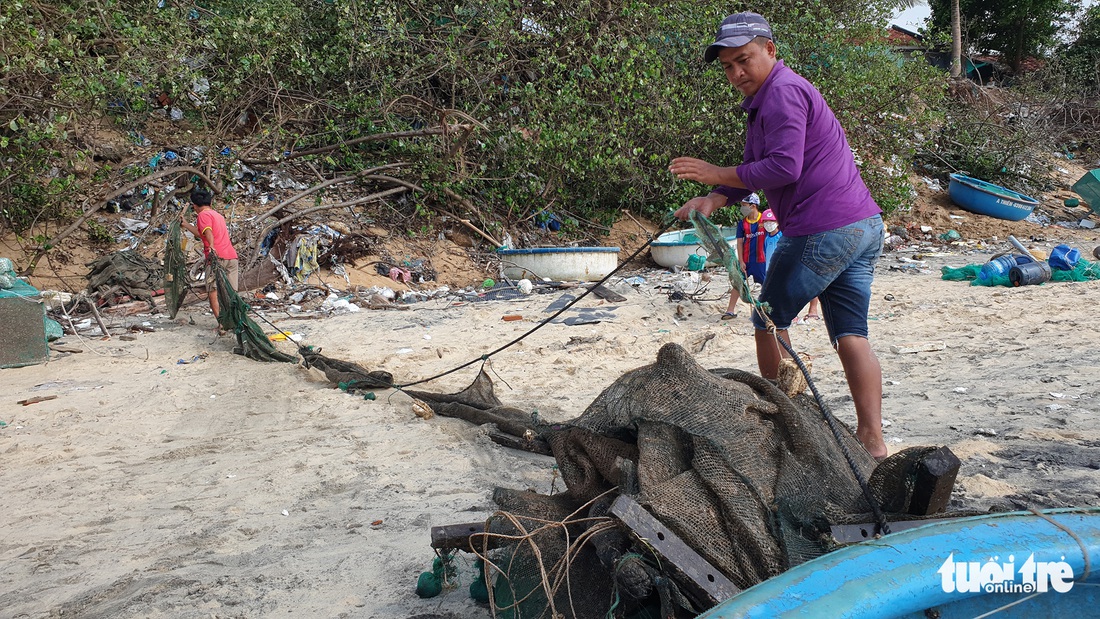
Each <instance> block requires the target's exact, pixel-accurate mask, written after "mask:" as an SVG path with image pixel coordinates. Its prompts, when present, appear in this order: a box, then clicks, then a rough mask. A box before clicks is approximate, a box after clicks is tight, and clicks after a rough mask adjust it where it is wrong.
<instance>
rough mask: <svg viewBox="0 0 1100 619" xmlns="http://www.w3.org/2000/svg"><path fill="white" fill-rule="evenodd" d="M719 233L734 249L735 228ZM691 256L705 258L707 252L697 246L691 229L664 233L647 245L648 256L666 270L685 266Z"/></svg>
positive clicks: (697, 243) (724, 229)
mask: <svg viewBox="0 0 1100 619" xmlns="http://www.w3.org/2000/svg"><path fill="white" fill-rule="evenodd" d="M721 231H722V236H723V238H725V239H726V243H727V244H728V245H729V246H730V247H736V244H737V228H722V230H721ZM693 254H698V255H700V256H706V255H707V250H706V249H705V248H704V247H703V246H702V245H700V244H699V239H698V238H697V237H696V236H695V231H694V230H692V229H691V228H688V229H687V230H676V231H674V232H666V233H664V234H662V235H661V236H659V237H657V240H656V241H653V242H652V243H650V244H649V255H650V256H651V257H652V258H653V261H654V262H656V263H657V264H659V265H661V266H663V267H665V268H666V269H671V268H672V267H674V266H687V262H688V258H690V257H691V256H692V255H693Z"/></svg>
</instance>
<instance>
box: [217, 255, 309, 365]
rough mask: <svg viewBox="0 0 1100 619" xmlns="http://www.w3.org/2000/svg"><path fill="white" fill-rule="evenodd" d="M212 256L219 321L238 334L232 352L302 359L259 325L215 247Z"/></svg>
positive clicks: (290, 360)
mask: <svg viewBox="0 0 1100 619" xmlns="http://www.w3.org/2000/svg"><path fill="white" fill-rule="evenodd" d="M210 260H211V265H212V266H213V271H214V277H216V278H217V282H218V286H217V288H218V306H219V312H218V324H219V325H221V327H222V328H223V329H225V330H227V331H232V332H233V334H234V335H236V337H237V347H236V348H234V349H233V352H235V353H237V354H238V355H244V356H246V357H248V358H249V359H254V360H256V361H282V362H286V363H297V362H298V360H299V359H298V357H297V356H296V355H289V354H287V353H284V352H281V351H279V350H278V349H276V348H275V345H274V344H272V343H271V340H269V339H268V338H267V335H265V334H264V332H263V329H261V328H260V325H258V324H256V323H255V321H253V320H252V319H251V318H249V317H248V310H250V309H252V307H251V306H250V305H248V303H245V300H244V299H243V298H242V297H241V296H240V295H239V294H237V292H236V291H235V290H233V286H232V285H231V284H230V283H229V275H228V274H227V273H226V272H225V269H224V268H223V267H222V265H221V263H219V262H218V260H217V254H215V253H214V251H213V250H211V251H210Z"/></svg>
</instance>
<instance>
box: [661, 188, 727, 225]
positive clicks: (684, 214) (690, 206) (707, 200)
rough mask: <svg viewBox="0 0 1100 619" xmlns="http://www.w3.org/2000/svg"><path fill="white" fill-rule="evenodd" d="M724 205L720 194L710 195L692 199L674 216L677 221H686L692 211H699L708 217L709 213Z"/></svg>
mask: <svg viewBox="0 0 1100 619" xmlns="http://www.w3.org/2000/svg"><path fill="white" fill-rule="evenodd" d="M725 205H726V197H725V196H723V195H721V194H715V193H712V194H710V195H708V196H699V197H698V198H692V199H690V200H688V201H687V202H684V205H683V206H681V207H680V209H679V210H677V211H676V212H675V213H674V215H675V217H676V218H677V219H680V220H683V221H687V218H688V216H689V215H691V212H692V211H699V212H700V213H702V214H704V215H706V216H708V217H709V216H710V214H711V213H713V212H714V211H717V210H718V209H720V208H722V207H723V206H725Z"/></svg>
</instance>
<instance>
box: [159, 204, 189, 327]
mask: <svg viewBox="0 0 1100 619" xmlns="http://www.w3.org/2000/svg"><path fill="white" fill-rule="evenodd" d="M186 289H187V261H186V260H184V257H183V245H182V244H181V243H180V222H179V220H175V219H174V220H172V223H171V224H170V225H169V226H168V239H167V240H166V241H165V246H164V299H165V304H166V305H167V306H168V317H169V318H172V319H174V318H175V317H176V314H177V313H179V311H180V307H182V306H183V298H184V296H186V294H187V293H186Z"/></svg>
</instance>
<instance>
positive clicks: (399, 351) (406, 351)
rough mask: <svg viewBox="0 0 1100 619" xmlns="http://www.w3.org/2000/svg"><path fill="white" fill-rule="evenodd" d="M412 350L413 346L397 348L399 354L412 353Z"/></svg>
mask: <svg viewBox="0 0 1100 619" xmlns="http://www.w3.org/2000/svg"><path fill="white" fill-rule="evenodd" d="M412 351H413V349H411V348H398V349H397V354H399V355H407V354H409V353H411V352H412Z"/></svg>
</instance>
